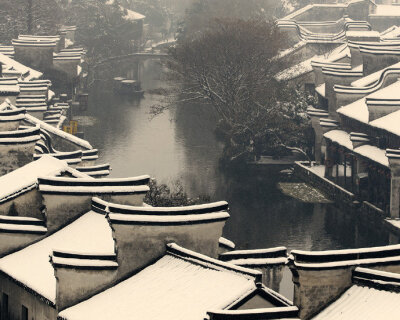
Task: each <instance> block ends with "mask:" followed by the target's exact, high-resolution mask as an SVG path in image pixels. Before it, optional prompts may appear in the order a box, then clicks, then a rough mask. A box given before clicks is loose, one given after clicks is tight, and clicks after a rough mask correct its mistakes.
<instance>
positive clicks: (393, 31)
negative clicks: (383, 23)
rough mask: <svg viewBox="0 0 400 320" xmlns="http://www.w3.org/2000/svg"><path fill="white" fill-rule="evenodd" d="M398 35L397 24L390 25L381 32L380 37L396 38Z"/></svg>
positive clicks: (399, 33)
mask: <svg viewBox="0 0 400 320" xmlns="http://www.w3.org/2000/svg"><path fill="white" fill-rule="evenodd" d="M399 36H400V27H399V26H391V27H390V28H388V29H386V30H384V31H382V32H381V39H383V40H385V39H392V38H398V37H399Z"/></svg>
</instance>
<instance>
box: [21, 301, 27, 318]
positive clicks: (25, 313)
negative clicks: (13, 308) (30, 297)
mask: <svg viewBox="0 0 400 320" xmlns="http://www.w3.org/2000/svg"><path fill="white" fill-rule="evenodd" d="M21 320H28V308H27V307H25V306H24V305H22V309H21Z"/></svg>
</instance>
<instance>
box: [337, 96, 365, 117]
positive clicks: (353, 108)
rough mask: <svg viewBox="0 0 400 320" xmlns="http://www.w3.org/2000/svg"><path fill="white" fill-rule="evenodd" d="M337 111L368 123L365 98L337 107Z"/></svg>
mask: <svg viewBox="0 0 400 320" xmlns="http://www.w3.org/2000/svg"><path fill="white" fill-rule="evenodd" d="M337 113H339V114H342V115H344V116H346V117H349V118H352V119H355V120H358V121H360V122H363V123H368V120H369V112H368V108H367V104H366V103H365V98H362V99H359V100H357V101H354V102H352V103H350V104H348V105H346V106H344V107H341V108H339V109H338V110H337Z"/></svg>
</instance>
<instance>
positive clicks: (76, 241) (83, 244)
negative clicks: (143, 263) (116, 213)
mask: <svg viewBox="0 0 400 320" xmlns="http://www.w3.org/2000/svg"><path fill="white" fill-rule="evenodd" d="M53 250H60V251H66V252H78V253H83V254H93V255H95V254H98V255H103V254H104V255H107V254H109V255H112V254H115V251H114V241H113V238H112V233H111V228H110V226H109V224H108V222H107V219H106V218H105V216H104V215H102V214H99V213H96V212H93V211H89V212H88V213H86V214H84V215H83V216H81V217H80V218H78V219H77V220H75V221H74V222H72V223H71V224H69V225H68V226H66V227H64V228H63V229H61V230H59V231H57V232H56V233H54V234H52V235H51V236H49V237H47V238H45V239H43V240H41V241H39V242H36V243H34V244H32V245H30V246H29V247H26V248H24V249H22V250H20V251H17V252H15V253H12V254H10V255H8V256H6V257H4V258H2V259H0V270H1V271H2V272H5V273H6V274H7V275H9V276H10V277H11V278H12V279H15V280H16V281H18V282H20V283H21V284H22V285H24V286H26V287H28V288H30V289H31V290H33V291H35V292H36V293H37V294H39V295H40V296H42V297H43V298H45V299H47V300H48V302H50V303H51V304H55V303H56V278H55V277H54V269H53V266H52V265H51V263H50V261H49V256H50V255H51V254H52V252H53ZM109 319H111V318H109Z"/></svg>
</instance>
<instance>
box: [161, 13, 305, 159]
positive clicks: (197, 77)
mask: <svg viewBox="0 0 400 320" xmlns="http://www.w3.org/2000/svg"><path fill="white" fill-rule="evenodd" d="M284 45H285V38H284V36H283V35H282V34H281V33H280V32H279V30H278V29H277V27H276V25H275V24H274V23H272V22H267V21H265V20H264V19H257V20H247V21H245V20H231V19H219V20H215V21H214V23H213V24H212V25H210V27H209V28H208V29H206V30H205V31H203V32H201V33H199V34H196V35H194V36H193V37H192V38H183V39H181V40H180V41H178V44H177V45H176V46H175V47H174V48H172V49H171V51H170V55H171V61H170V63H169V67H170V69H171V70H173V72H174V73H175V75H176V76H177V78H179V79H180V80H182V81H183V83H184V85H182V87H181V88H182V90H181V93H182V94H183V99H182V101H186V102H188V101H194V100H202V101H204V102H207V103H209V104H211V105H212V106H213V107H214V108H215V110H216V111H217V113H218V115H219V118H220V121H219V124H218V128H217V129H218V132H219V133H220V136H221V137H223V138H224V141H225V146H226V147H225V157H224V158H225V159H227V160H229V161H235V160H239V159H244V160H250V159H254V157H255V156H259V155H260V154H263V153H266V152H273V153H276V152H277V151H279V150H298V151H300V152H302V153H303V154H307V153H306V152H305V149H306V148H305V147H306V142H307V139H306V138H305V134H306V131H307V128H308V119H307V117H306V114H305V110H306V108H307V106H308V103H309V101H308V100H307V97H306V96H305V95H304V94H303V93H301V92H300V91H298V90H292V89H289V88H286V87H285V86H282V85H281V84H279V83H277V82H276V80H275V78H274V75H275V73H276V71H277V70H279V69H280V68H281V67H283V66H280V65H279V64H280V62H279V60H277V59H275V58H274V57H275V56H276V55H277V53H278V51H279V50H280V49H281V48H283V47H284ZM159 111H160V110H157V109H155V110H154V112H159Z"/></svg>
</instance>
